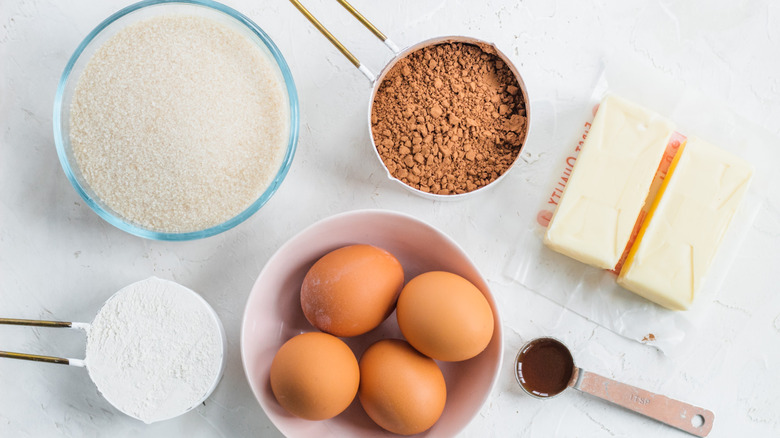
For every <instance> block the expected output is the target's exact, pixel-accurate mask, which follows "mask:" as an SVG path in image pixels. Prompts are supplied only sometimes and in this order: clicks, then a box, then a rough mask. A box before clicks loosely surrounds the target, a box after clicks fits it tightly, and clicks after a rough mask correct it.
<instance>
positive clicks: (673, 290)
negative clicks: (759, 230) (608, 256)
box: [617, 138, 753, 310]
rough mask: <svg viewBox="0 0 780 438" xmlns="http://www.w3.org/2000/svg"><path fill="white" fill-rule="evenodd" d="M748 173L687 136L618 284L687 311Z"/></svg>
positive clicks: (739, 161)
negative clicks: (686, 140)
mask: <svg viewBox="0 0 780 438" xmlns="http://www.w3.org/2000/svg"><path fill="white" fill-rule="evenodd" d="M752 175H753V171H752V169H751V166H750V165H749V164H748V163H746V162H745V161H743V160H742V159H740V158H738V157H736V156H734V155H732V154H729V153H728V152H726V151H723V150H721V149H719V148H717V147H715V146H713V145H711V144H709V143H707V142H705V141H704V140H701V139H698V138H689V139H688V142H687V143H686V144H685V145H684V146H682V147H681V149H680V152H678V153H677V156H676V157H675V159H674V161H673V162H672V165H671V167H670V170H669V176H667V178H666V180H664V183H663V185H662V186H661V190H660V191H659V194H658V196H657V197H656V199H655V201H654V203H653V206H652V208H651V209H650V213H649V214H648V216H647V218H646V219H645V222H644V223H643V225H642V228H641V229H640V231H639V235H638V236H637V240H636V243H634V245H633V247H632V248H631V251H630V252H629V254H628V258H627V259H626V263H625V265H623V269H622V270H621V272H620V276H619V277H618V280H617V281H618V284H620V285H621V286H623V287H624V288H626V289H628V290H630V291H632V292H635V293H637V294H639V295H641V296H643V297H645V298H647V299H648V300H650V301H654V302H655V303H658V304H660V305H662V306H664V307H666V308H669V309H673V310H684V309H687V308H688V306H689V305H690V304H691V302H692V301H693V297H694V295H695V294H696V292H697V291H698V290H699V288H700V287H701V284H702V282H703V280H704V277H705V275H706V274H707V271H708V270H709V267H710V265H711V263H712V260H713V258H714V256H715V253H716V252H717V249H718V246H719V245H720V242H721V240H723V235H724V234H725V232H726V229H727V228H728V225H729V223H730V222H731V218H732V217H733V216H734V213H735V211H736V210H737V207H738V206H739V203H740V201H741V200H742V197H743V195H744V194H745V191H746V190H747V187H748V184H749V183H750V179H751V177H752Z"/></svg>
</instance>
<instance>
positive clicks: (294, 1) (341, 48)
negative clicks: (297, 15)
mask: <svg viewBox="0 0 780 438" xmlns="http://www.w3.org/2000/svg"><path fill="white" fill-rule="evenodd" d="M290 3H292V4H293V5H294V6H295V7H296V8H298V10H299V11H301V14H303V16H304V17H306V19H307V20H309V21H310V22H311V24H313V25H314V27H316V28H317V30H319V31H320V33H322V34H323V35H325V38H327V39H328V41H330V43H331V44H333V45H334V46H336V48H337V49H339V52H341V53H342V54H343V55H344V56H346V57H347V59H349V62H351V63H352V64H353V65H354V66H355V67H357V68H360V61H358V59H357V58H356V57H355V55H353V54H352V53H351V52H350V51H349V50H347V48H346V47H344V45H343V44H341V42H340V41H339V40H337V39H336V37H334V36H333V34H332V33H330V31H328V29H326V28H325V26H323V25H322V23H320V21H319V20H317V19H316V18H315V17H314V15H312V14H311V12H309V10H308V9H306V8H305V7H304V6H303V5H302V4H301V2H299V1H298V0H290Z"/></svg>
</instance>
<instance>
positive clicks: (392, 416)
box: [358, 339, 447, 435]
mask: <svg viewBox="0 0 780 438" xmlns="http://www.w3.org/2000/svg"><path fill="white" fill-rule="evenodd" d="M358 398H359V399H360V404H361V405H363V409H364V410H365V411H366V413H367V414H368V416H369V417H371V419H372V420H374V422H375V423H376V424H378V425H379V426H381V427H382V428H383V429H386V430H388V431H390V432H393V433H397V434H401V435H413V434H415V433H420V432H423V431H425V430H428V429H429V428H430V427H431V426H433V424H434V423H436V421H437V420H438V419H439V417H440V416H441V413H442V412H443V411H444V403H445V402H446V401H447V386H446V384H445V383H444V376H443V375H442V373H441V370H440V369H439V366H438V365H436V362H434V361H433V359H431V358H429V357H426V356H424V355H422V354H420V353H419V352H418V351H417V350H415V349H414V348H412V346H411V345H409V344H408V343H407V342H405V341H402V340H400V339H382V340H380V341H378V342H376V343H374V344H373V345H371V346H370V347H368V349H367V350H366V351H365V353H363V357H361V358H360V389H359V390H358Z"/></svg>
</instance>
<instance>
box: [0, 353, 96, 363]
mask: <svg viewBox="0 0 780 438" xmlns="http://www.w3.org/2000/svg"><path fill="white" fill-rule="evenodd" d="M0 357H5V358H7V359H19V360H31V361H34V362H46V363H56V364H60V365H73V366H77V367H84V366H85V364H84V361H83V360H81V359H69V358H66V357H54V356H40V355H37V354H26V353H13V352H10V351H0Z"/></svg>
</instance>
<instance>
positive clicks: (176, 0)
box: [52, 0, 300, 241]
mask: <svg viewBox="0 0 780 438" xmlns="http://www.w3.org/2000/svg"><path fill="white" fill-rule="evenodd" d="M161 4H184V5H195V6H203V7H206V8H210V9H213V10H216V11H218V12H222V13H224V14H226V15H228V16H229V17H231V18H233V19H235V20H236V21H238V22H240V23H241V24H243V25H244V26H246V27H247V29H248V30H249V31H251V32H252V33H253V34H254V35H256V36H257V37H258V38H259V39H260V41H262V42H263V44H264V45H265V46H266V48H267V49H268V51H270V52H271V55H272V56H273V58H274V61H275V62H276V64H277V66H278V67H279V70H280V71H281V73H282V77H283V79H284V83H285V89H286V92H287V96H288V98H289V107H290V134H289V142H288V144H287V149H286V151H285V155H284V158H283V159H282V164H281V166H280V168H279V170H278V171H277V173H276V176H275V177H274V179H273V180H272V181H271V183H270V184H269V186H268V187H267V188H266V190H265V191H264V192H263V193H262V195H260V197H259V198H257V199H256V200H255V201H254V202H253V203H252V204H251V205H250V206H249V207H247V208H246V209H245V210H244V211H242V212H241V213H239V214H237V215H236V216H234V217H232V218H230V219H228V220H227V221H225V222H222V223H221V224H217V225H214V226H212V227H209V228H206V229H203V230H198V231H187V232H181V233H177V232H162V231H154V230H150V229H147V228H143V227H141V226H139V225H136V224H133V223H131V222H128V221H126V220H124V219H123V218H121V217H119V216H117V215H115V214H113V213H111V212H110V211H108V210H106V209H105V208H104V207H103V205H101V203H100V201H99V200H97V199H95V198H93V197H92V196H90V195H89V193H87V191H86V189H85V188H84V187H82V185H81V183H80V182H79V181H78V179H77V178H76V175H75V174H74V171H73V169H72V166H71V162H70V161H69V160H68V155H67V151H66V150H65V145H66V139H64V138H63V135H62V123H63V120H62V104H63V99H64V94H65V87H66V85H67V84H68V81H69V80H70V79H71V73H72V71H73V67H74V66H75V64H76V62H77V61H78V60H79V58H80V57H81V55H82V53H83V52H84V50H85V49H86V48H87V46H89V44H90V43H91V42H92V41H93V40H94V39H95V37H97V36H98V35H99V34H100V33H101V32H102V31H103V30H104V29H106V28H107V27H108V26H110V25H111V24H112V23H114V22H115V21H117V20H118V19H120V18H122V17H124V16H126V15H128V14H130V13H132V12H135V11H137V10H139V9H142V8H146V7H149V6H155V5H161ZM65 122H66V123H67V121H65ZM299 124H300V114H299V108H298V93H297V91H296V89H295V83H294V81H293V76H292V73H291V72H290V68H289V67H288V65H287V62H286V61H285V59H284V57H283V56H282V53H281V52H280V51H279V49H278V48H277V47H276V45H275V44H274V42H273V41H272V40H271V38H270V37H269V36H268V35H267V34H266V33H265V32H264V31H263V30H262V29H261V28H260V27H259V26H258V25H257V24H255V23H254V22H253V21H252V20H250V19H249V18H248V17H246V16H245V15H243V14H241V13H240V12H238V11H236V10H235V9H233V8H231V7H229V6H226V5H223V4H221V3H217V2H215V1H211V0H144V1H141V2H138V3H134V4H132V5H130V6H127V7H125V8H123V9H121V10H119V11H117V12H116V13H114V14H112V15H111V16H109V17H108V18H106V19H105V20H103V21H102V22H101V23H100V24H99V25H97V27H95V28H94V29H93V30H92V31H91V32H90V33H89V34H88V35H87V36H86V37H85V38H84V39H83V40H82V41H81V43H80V44H79V45H78V47H77V48H76V50H75V52H74V53H73V55H72V56H71V57H70V59H69V60H68V63H67V64H66V65H65V69H64V71H63V73H62V76H61V77H60V80H59V83H58V85H57V92H56V95H55V98H54V113H53V117H52V125H53V130H54V143H55V146H56V148H57V155H58V156H59V159H60V164H61V165H62V169H63V171H64V172H65V175H66V176H67V178H68V180H69V181H70V183H71V185H73V188H74V189H76V192H77V193H78V194H79V196H81V198H82V199H83V200H84V201H85V202H86V203H87V205H89V206H90V208H91V209H92V210H93V211H94V212H95V213H97V214H98V215H99V216H100V217H101V218H103V219H104V220H105V221H106V222H108V223H110V224H111V225H113V226H115V227H117V228H119V229H120V230H123V231H126V232H128V233H130V234H133V235H136V236H139V237H143V238H147V239H153V240H169V241H184V240H195V239H201V238H204V237H209V236H213V235H215V234H219V233H221V232H223V231H227V230H229V229H231V228H233V227H235V226H236V225H238V224H240V223H241V222H243V221H245V220H246V219H247V218H249V217H250V216H252V215H253V214H254V213H256V212H257V211H258V210H259V209H260V207H262V206H263V205H264V204H265V203H266V202H268V200H269V199H270V198H271V196H273V194H274V193H276V190H277V189H278V188H279V186H280V185H281V183H282V181H283V180H284V178H285V177H286V176H287V173H288V172H289V170H290V166H291V164H292V161H293V157H294V155H295V149H296V146H297V143H298V130H299ZM67 142H68V144H70V140H69V139H67Z"/></svg>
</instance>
